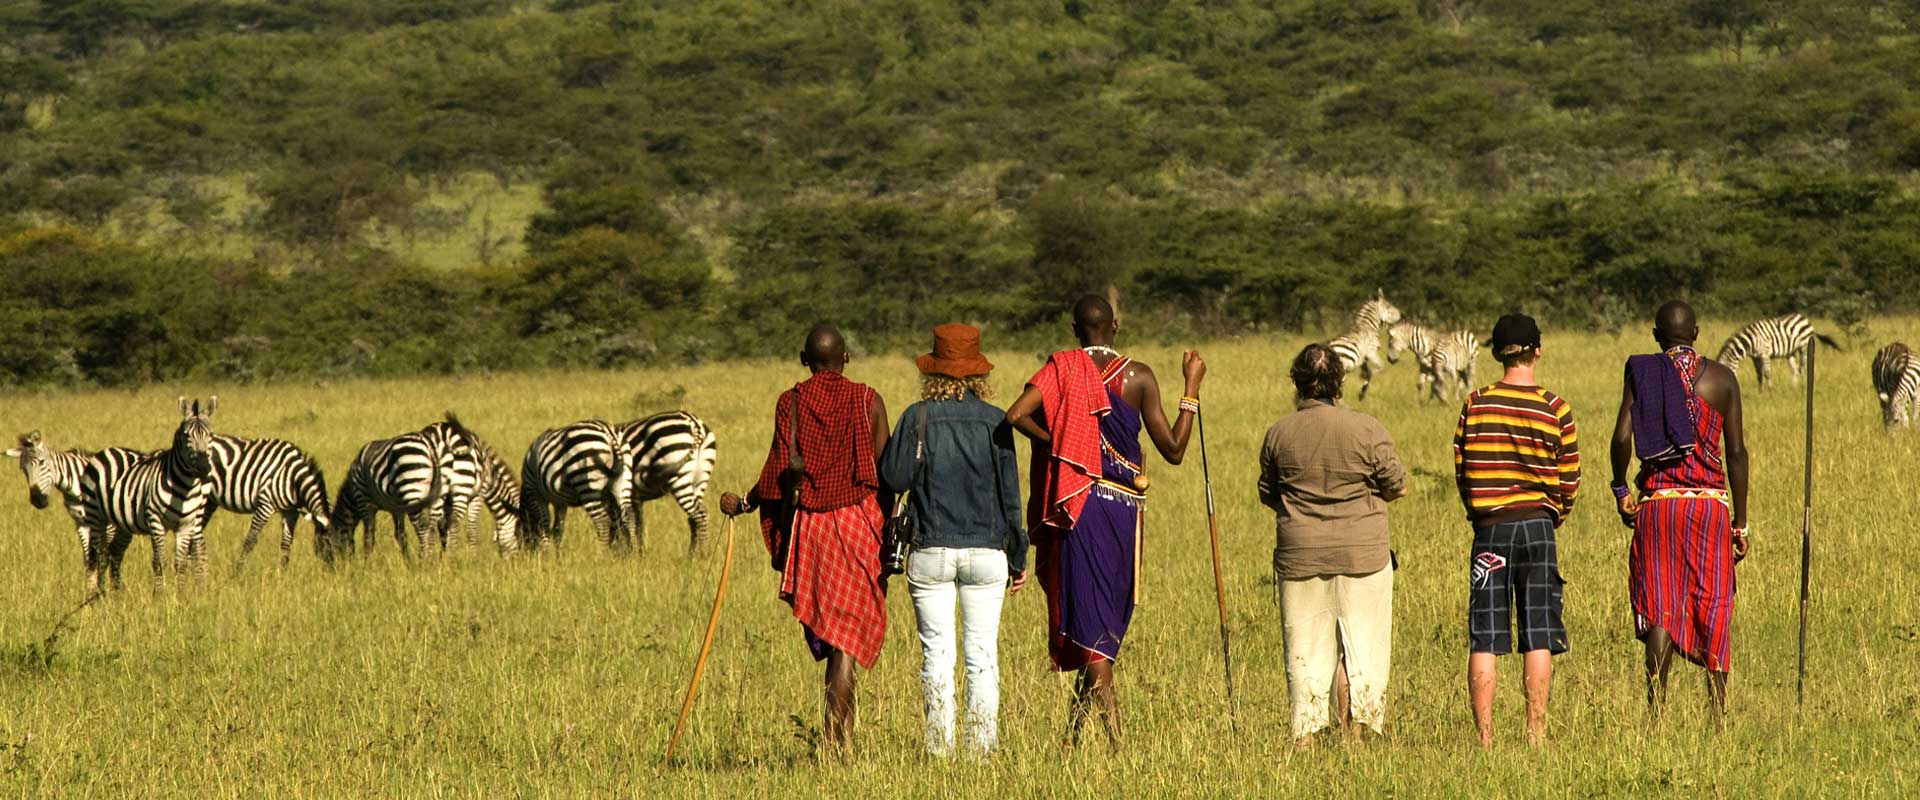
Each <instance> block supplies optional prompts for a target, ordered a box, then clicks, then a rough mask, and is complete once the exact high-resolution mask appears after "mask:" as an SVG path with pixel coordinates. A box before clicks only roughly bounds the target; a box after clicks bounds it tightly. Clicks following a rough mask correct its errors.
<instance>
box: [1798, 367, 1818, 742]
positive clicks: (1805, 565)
mask: <svg viewBox="0 0 1920 800" xmlns="http://www.w3.org/2000/svg"><path fill="white" fill-rule="evenodd" d="M1819 349H1820V342H1819V340H1817V339H1808V340H1807V479H1806V492H1805V494H1804V495H1802V497H1803V502H1802V503H1801V506H1800V667H1799V677H1798V679H1797V680H1795V682H1794V693H1795V694H1796V695H1797V696H1798V700H1797V701H1796V703H1797V705H1799V706H1801V707H1804V706H1806V704H1807V586H1808V580H1809V575H1810V573H1811V572H1812V567H1813V354H1814V351H1816V350H1819Z"/></svg>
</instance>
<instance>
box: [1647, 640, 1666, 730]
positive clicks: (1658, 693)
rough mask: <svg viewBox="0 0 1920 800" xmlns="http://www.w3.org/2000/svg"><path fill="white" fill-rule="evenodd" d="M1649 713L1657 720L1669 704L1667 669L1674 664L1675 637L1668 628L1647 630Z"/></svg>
mask: <svg viewBox="0 0 1920 800" xmlns="http://www.w3.org/2000/svg"><path fill="white" fill-rule="evenodd" d="M1646 640H1647V713H1648V714H1649V715H1650V716H1651V717H1652V718H1653V719H1654V720H1655V721H1658V720H1659V719H1660V712H1661V711H1662V710H1664V709H1665V708H1666V705H1667V670H1668V669H1669V668H1671V667H1672V666H1673V638H1672V637H1671V636H1669V635H1668V634H1667V629H1666V628H1653V629H1651V630H1648V631H1647V637H1646Z"/></svg>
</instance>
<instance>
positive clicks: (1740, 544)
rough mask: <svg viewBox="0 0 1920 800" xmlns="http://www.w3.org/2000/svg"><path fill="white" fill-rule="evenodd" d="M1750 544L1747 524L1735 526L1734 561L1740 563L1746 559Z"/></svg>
mask: <svg viewBox="0 0 1920 800" xmlns="http://www.w3.org/2000/svg"><path fill="white" fill-rule="evenodd" d="M1749 546H1750V543H1749V542H1748V541H1747V528H1746V526H1745V525H1741V526H1738V527H1735V528H1734V529H1733V563H1735V564H1738V563H1740V562H1741V561H1743V560H1745V559H1746V557H1747V548H1748V547H1749Z"/></svg>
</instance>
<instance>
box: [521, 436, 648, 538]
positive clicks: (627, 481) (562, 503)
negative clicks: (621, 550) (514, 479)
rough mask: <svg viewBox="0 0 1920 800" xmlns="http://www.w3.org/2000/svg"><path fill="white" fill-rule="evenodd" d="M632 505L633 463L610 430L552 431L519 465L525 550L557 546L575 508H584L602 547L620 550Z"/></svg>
mask: <svg viewBox="0 0 1920 800" xmlns="http://www.w3.org/2000/svg"><path fill="white" fill-rule="evenodd" d="M632 504H633V469H632V457H631V456H630V455H629V454H628V453H627V445H626V441H625V440H624V439H623V438H621V436H620V433H619V432H618V431H616V430H614V429H613V426H612V425H608V424H607V423H605V422H601V421H600V420H588V421H585V422H576V423H573V424H572V425H568V426H566V427H564V428H552V429H549V430H547V431H546V432H544V433H542V434H540V435H539V436H538V437H536V438H534V440H533V444H532V445H530V446H528V448H527V457H526V460H525V461H523V462H522V463H521V465H520V521H521V534H520V536H521V539H522V540H523V542H524V543H525V544H526V546H527V549H529V550H532V549H538V548H539V546H540V544H541V543H542V542H544V541H546V540H547V539H552V540H554V541H555V542H556V543H557V542H559V540H560V535H561V533H562V532H563V531H564V528H565V524H566V514H567V509H568V508H569V507H572V506H584V507H585V508H586V510H587V516H589V517H591V518H592V519H593V528H594V533H595V535H596V536H597V537H598V538H599V540H600V543H601V544H603V545H606V546H608V547H609V548H611V547H613V546H614V545H616V544H621V543H623V541H624V539H625V538H626V535H627V530H626V522H625V520H624V519H623V516H624V511H625V509H626V508H627V507H628V506H630V505H632Z"/></svg>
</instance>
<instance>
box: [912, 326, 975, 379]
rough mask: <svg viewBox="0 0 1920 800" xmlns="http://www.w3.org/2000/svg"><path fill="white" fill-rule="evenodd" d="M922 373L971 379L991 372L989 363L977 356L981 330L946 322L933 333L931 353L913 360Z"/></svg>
mask: <svg viewBox="0 0 1920 800" xmlns="http://www.w3.org/2000/svg"><path fill="white" fill-rule="evenodd" d="M914 364H916V365H918V366H919V367H920V371H921V372H922V373H925V374H928V375H945V376H947V377H950V378H971V377H973V376H975V375H985V374H987V373H989V372H992V371H993V364H992V362H989V361H987V359H986V357H985V356H982V355H980V329H979V328H976V327H973V326H972V325H965V324H962V323H958V322H949V323H947V324H945V325H941V326H938V327H935V328H934V329H933V352H931V353H928V354H926V355H923V356H921V357H919V358H917V359H914Z"/></svg>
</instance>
